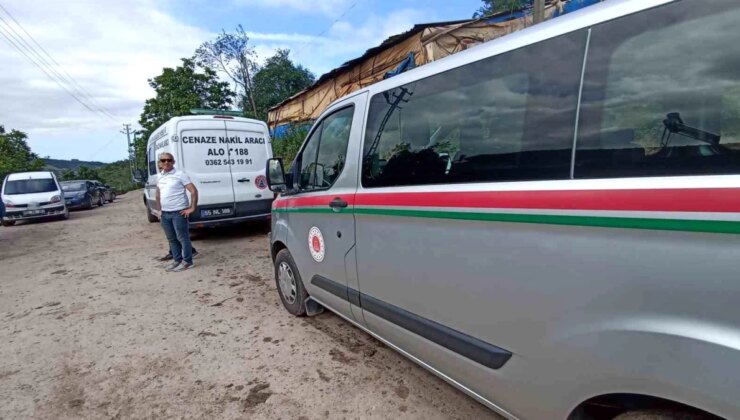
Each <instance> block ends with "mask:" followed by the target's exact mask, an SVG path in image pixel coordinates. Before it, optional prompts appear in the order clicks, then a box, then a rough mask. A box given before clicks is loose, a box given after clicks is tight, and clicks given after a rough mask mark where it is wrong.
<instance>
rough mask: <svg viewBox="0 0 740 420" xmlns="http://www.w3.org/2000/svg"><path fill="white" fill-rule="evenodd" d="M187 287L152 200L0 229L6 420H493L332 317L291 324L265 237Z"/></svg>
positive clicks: (209, 264) (208, 257) (208, 263)
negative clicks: (170, 264) (149, 209)
mask: <svg viewBox="0 0 740 420" xmlns="http://www.w3.org/2000/svg"><path fill="white" fill-rule="evenodd" d="M195 244H196V246H197V248H198V250H199V251H200V252H201V255H202V256H201V257H200V258H199V259H197V260H196V264H197V267H196V268H195V269H193V270H190V271H188V272H184V273H165V272H164V270H163V269H162V267H163V264H162V263H159V262H156V261H155V260H154V257H155V256H160V255H162V254H163V252H165V251H166V246H165V241H164V235H163V234H162V232H161V229H160V228H159V225H157V224H149V223H147V222H146V218H145V216H144V210H143V205H142V202H141V192H136V191H135V192H132V193H129V194H126V195H124V196H122V197H120V198H119V200H118V201H116V202H115V203H113V204H109V205H106V206H105V207H103V208H100V209H93V210H89V211H80V212H74V213H72V216H71V218H70V220H68V221H64V222H49V223H33V224H20V225H18V226H15V227H5V228H0V419H16V418H48V419H60V418H68V419H77V418H101V419H102V418H105V419H110V418H260V419H278V418H280V419H319V418H322V419H323V418H332V419H334V418H336V419H341V418H347V419H360V418H362V419H365V418H375V419H381V418H393V419H396V418H409V419H447V418H459V419H486V418H497V417H496V416H494V415H493V414H492V413H491V412H489V411H488V410H487V409H486V408H484V407H483V406H482V405H480V404H478V403H477V402H475V401H473V400H472V399H470V398H468V397H467V396H465V395H464V394H462V393H460V392H458V391H457V390H455V389H454V388H452V387H450V386H449V385H447V384H446V383H444V382H443V381H441V380H439V379H437V378H436V377H434V376H432V375H431V374H429V373H427V372H426V371H425V370H424V369H422V368H420V367H418V366H416V365H415V364H413V363H412V362H410V361H408V360H406V359H405V358H404V357H403V356H401V355H399V354H397V353H395V352H394V351H392V350H390V349H388V348H387V347H385V346H383V345H382V344H381V343H379V342H378V341H376V340H375V339H373V338H371V337H370V336H368V335H367V334H365V333H363V332H362V331H360V330H358V329H356V328H354V327H353V326H351V325H349V324H347V323H346V322H344V321H342V320H340V319H339V318H338V317H337V316H335V315H333V314H330V313H324V314H322V315H319V316H317V317H313V318H302V319H298V318H294V317H292V316H291V315H289V314H288V313H287V312H286V311H285V310H284V309H283V308H282V306H281V304H280V301H279V299H278V296H277V292H276V290H275V283H274V280H273V274H272V265H271V261H270V257H269V255H268V237H267V233H266V231H265V230H264V228H257V227H249V226H245V227H239V228H231V229H226V230H220V231H213V232H210V233H209V234H207V235H203V236H202V237H201V238H200V239H199V240H197V241H196V242H195Z"/></svg>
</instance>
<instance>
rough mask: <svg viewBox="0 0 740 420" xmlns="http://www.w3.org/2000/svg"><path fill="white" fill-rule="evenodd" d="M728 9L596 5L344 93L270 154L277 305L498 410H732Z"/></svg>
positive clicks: (732, 93) (709, 415) (734, 413)
mask: <svg viewBox="0 0 740 420" xmlns="http://www.w3.org/2000/svg"><path fill="white" fill-rule="evenodd" d="M738 22H740V1H737V0H677V1H668V0H609V1H604V2H601V3H599V4H595V5H593V6H590V7H588V8H585V9H583V10H580V11H578V12H574V13H572V14H568V15H565V16H563V17H559V18H557V19H553V20H550V21H548V22H545V23H542V24H538V25H534V26H531V27H528V28H526V29H524V30H521V31H519V32H516V33H513V34H510V35H506V36H503V37H501V38H498V39H495V40H492V41H489V42H486V43H484V44H482V45H480V46H477V47H474V48H470V49H468V50H466V51H462V52H459V53H457V54H454V55H452V56H449V57H446V58H444V59H441V60H438V61H435V62H433V63H429V64H427V65H424V66H421V67H418V68H416V69H413V70H411V71H408V72H406V73H402V74H400V75H397V76H394V77H391V78H389V79H386V80H383V81H381V82H378V83H375V84H373V85H370V86H367V87H365V88H363V89H360V90H358V91H356V92H353V93H352V94H351V95H348V96H345V97H343V98H341V99H338V100H337V101H335V102H334V103H332V104H330V105H329V106H328V107H327V108H326V110H325V111H324V112H323V114H322V115H321V116H320V117H319V118H318V119H317V121H316V123H315V124H314V126H313V128H312V129H311V131H310V132H309V133H308V136H307V138H306V140H305V142H304V144H303V146H302V147H301V149H300V150H299V151H298V153H297V155H296V158H295V160H294V161H293V165H292V171H291V173H289V174H287V175H288V177H286V176H284V175H285V173H284V170H283V168H282V165H281V161H280V160H279V159H273V160H271V161H270V162H269V164H268V165H269V176H270V178H269V183H270V188H271V189H272V190H274V191H276V192H280V193H281V195H280V196H279V197H278V198H277V199H276V200H275V202H274V204H273V217H272V231H271V232H272V233H271V245H272V248H271V251H272V257H273V261H274V268H275V280H276V286H277V292H278V293H279V295H280V300H281V301H282V302H283V304H284V306H285V308H286V309H287V310H288V311H289V312H290V313H292V314H294V315H297V316H301V315H313V314H316V313H318V312H319V311H320V310H321V308H322V307H325V308H328V309H330V310H332V311H334V312H335V313H337V314H338V315H339V316H341V317H342V318H344V319H346V320H348V321H349V322H351V323H353V324H354V325H356V326H358V327H359V328H361V329H363V330H365V331H367V332H369V333H370V334H372V335H373V336H375V337H376V338H378V339H379V340H381V341H382V342H384V343H385V344H387V345H388V346H389V347H390V348H392V349H395V350H397V351H399V352H400V353H402V354H403V355H405V356H407V357H409V358H410V359H411V360H413V361H415V362H417V363H419V364H420V365H422V366H423V367H425V368H427V369H429V370H430V371H431V372H433V373H435V374H437V375H439V376H440V377H441V378H443V379H444V380H446V381H448V382H449V383H450V384H452V385H454V386H455V387H457V388H459V389H460V390H462V391H464V392H466V393H467V394H468V395H470V396H472V397H473V398H475V399H477V400H478V401H480V402H482V403H483V404H485V405H486V406H488V407H490V408H491V409H492V410H494V411H496V412H498V413H499V414H501V415H502V416H504V417H506V418H508V419H527V420H535V419H542V420H555V419H563V420H564V419H566V418H567V419H569V420H575V419H577V420H590V419H618V420H637V419H653V420H667V419H673V420H676V419H683V420H685V419H717V418H726V419H740V398H738V396H740V305H738V297H740V281H739V280H740V275H739V274H738V267H740V76H739V75H740V25H738ZM301 324H305V323H298V322H297V323H295V327H294V328H301ZM430 392H435V391H434V390H431V391H430ZM433 398H434V397H433V396H430V397H429V399H433ZM352 416H353V417H358V418H362V417H367V416H369V414H367V413H365V412H361V411H355V412H354V413H352Z"/></svg>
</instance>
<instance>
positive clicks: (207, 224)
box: [188, 213, 271, 229]
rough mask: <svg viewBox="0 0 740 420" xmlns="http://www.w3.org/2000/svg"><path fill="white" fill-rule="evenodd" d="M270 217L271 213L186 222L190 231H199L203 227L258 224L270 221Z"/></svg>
mask: <svg viewBox="0 0 740 420" xmlns="http://www.w3.org/2000/svg"><path fill="white" fill-rule="evenodd" d="M270 216H271V213H267V214H256V215H253V216H242V217H232V218H229V219H216V220H200V221H197V222H188V227H190V229H199V228H205V227H214V226H224V225H232V224H236V223H244V222H259V221H262V220H270Z"/></svg>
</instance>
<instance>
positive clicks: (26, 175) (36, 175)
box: [8, 171, 53, 181]
mask: <svg viewBox="0 0 740 420" xmlns="http://www.w3.org/2000/svg"><path fill="white" fill-rule="evenodd" d="M45 178H53V176H52V174H51V172H50V171H36V172H16V173H14V174H10V175H8V181H17V180H19V179H45Z"/></svg>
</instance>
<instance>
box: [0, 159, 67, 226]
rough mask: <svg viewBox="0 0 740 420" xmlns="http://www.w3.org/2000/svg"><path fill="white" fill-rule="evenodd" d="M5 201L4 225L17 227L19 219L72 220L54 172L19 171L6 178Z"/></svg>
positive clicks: (3, 193)
mask: <svg viewBox="0 0 740 420" xmlns="http://www.w3.org/2000/svg"><path fill="white" fill-rule="evenodd" d="M2 201H3V204H4V205H5V215H4V216H3V219H2V224H3V226H13V225H14V224H15V222H17V221H19V220H31V219H45V218H58V219H68V218H69V210H68V209H67V206H66V204H65V203H64V193H63V192H62V189H61V187H60V186H59V182H58V181H57V178H56V176H55V175H54V173H53V172H49V171H39V172H18V173H13V174H10V175H8V176H6V177H5V181H4V182H3V187H2Z"/></svg>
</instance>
